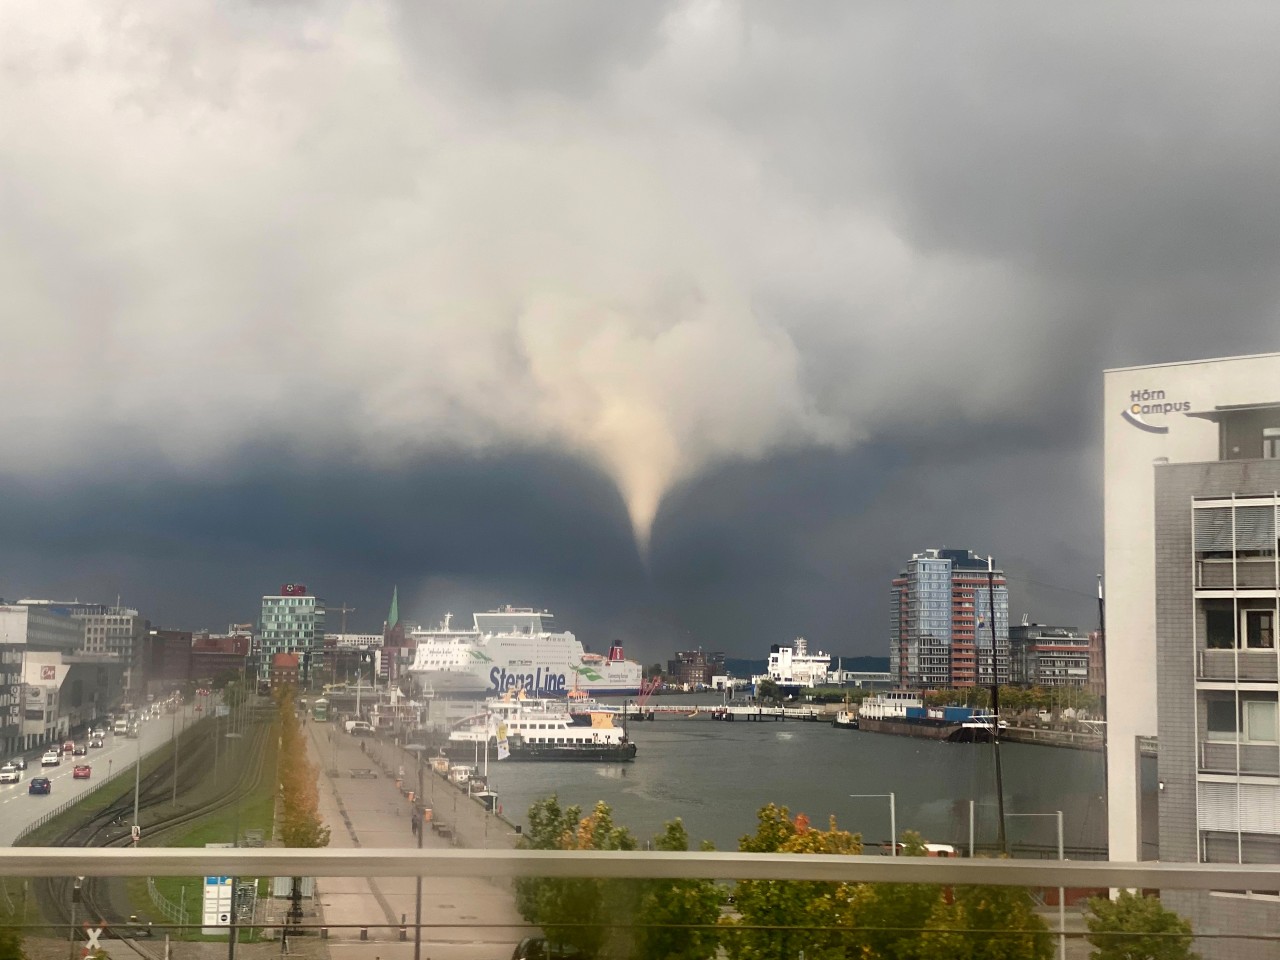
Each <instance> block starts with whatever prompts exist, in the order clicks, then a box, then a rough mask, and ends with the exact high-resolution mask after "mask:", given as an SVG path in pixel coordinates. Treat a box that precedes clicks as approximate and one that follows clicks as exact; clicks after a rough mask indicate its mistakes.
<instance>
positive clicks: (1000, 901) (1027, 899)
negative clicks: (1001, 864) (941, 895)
mask: <svg viewBox="0 0 1280 960" xmlns="http://www.w3.org/2000/svg"><path fill="white" fill-rule="evenodd" d="M953 898H954V899H953V901H952V902H951V903H939V904H938V905H937V906H936V907H935V908H934V910H933V915H932V916H931V917H930V918H929V923H928V925H927V928H926V930H925V932H924V933H923V934H922V935H921V937H920V942H919V947H918V952H917V953H916V954H914V955H913V956H914V957H915V958H917V960H1050V958H1051V957H1052V956H1053V938H1052V937H1051V936H1050V935H1049V928H1048V927H1047V926H1046V925H1045V922H1044V921H1043V920H1042V919H1040V917H1039V915H1038V914H1037V913H1036V911H1035V902H1034V901H1033V900H1032V899H1031V894H1030V893H1028V892H1027V891H1026V890H1025V889H1024V888H1022V887H956V888H955V890H954V892H953Z"/></svg>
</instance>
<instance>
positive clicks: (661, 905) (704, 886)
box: [634, 818, 723, 960]
mask: <svg viewBox="0 0 1280 960" xmlns="http://www.w3.org/2000/svg"><path fill="white" fill-rule="evenodd" d="M653 847H654V849H655V850H666V851H684V850H688V849H689V834H688V833H687V832H686V831H685V828H684V823H683V821H681V820H680V819H678V818H677V819H675V820H671V821H669V822H668V823H667V824H666V828H665V830H664V831H663V832H662V834H661V835H659V836H658V837H655V838H654V841H653ZM702 849H704V850H710V849H712V847H711V845H710V844H703V847H702ZM722 898H723V895H722V893H721V891H720V887H719V886H718V885H717V884H716V883H715V882H714V881H712V880H650V881H646V882H645V884H644V885H643V887H642V889H641V894H640V904H639V908H638V910H637V912H636V934H635V954H634V955H635V957H636V958H637V960H666V958H671V960H709V958H710V957H713V956H715V953H716V947H717V945H718V943H719V934H718V932H717V930H716V929H715V924H716V922H717V921H718V920H719V919H720V902H721V900H722Z"/></svg>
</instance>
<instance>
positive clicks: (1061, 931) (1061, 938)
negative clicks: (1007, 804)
mask: <svg viewBox="0 0 1280 960" xmlns="http://www.w3.org/2000/svg"><path fill="white" fill-rule="evenodd" d="M1005 816H1006V817H1056V818H1057V820H1058V862H1059V863H1061V862H1062V861H1063V860H1065V859H1066V857H1065V856H1064V855H1063V846H1062V811H1061V810H1056V811H1054V812H1053V813H1007V814H1005ZM1066 892H1067V891H1066V888H1065V887H1059V888H1058V958H1059V960H1067V897H1066Z"/></svg>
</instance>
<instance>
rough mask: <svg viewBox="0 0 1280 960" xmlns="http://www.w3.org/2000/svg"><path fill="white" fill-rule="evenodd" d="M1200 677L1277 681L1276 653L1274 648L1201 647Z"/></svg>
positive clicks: (1219, 679)
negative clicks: (1219, 648)
mask: <svg viewBox="0 0 1280 960" xmlns="http://www.w3.org/2000/svg"><path fill="white" fill-rule="evenodd" d="M1196 679H1197V680H1205V681H1211V682H1212V681H1218V682H1226V683H1242V682H1244V683H1275V682H1276V655H1275V652H1274V651H1270V650H1265V651H1264V650H1239V651H1236V650H1201V651H1199V652H1198V653H1197V654H1196Z"/></svg>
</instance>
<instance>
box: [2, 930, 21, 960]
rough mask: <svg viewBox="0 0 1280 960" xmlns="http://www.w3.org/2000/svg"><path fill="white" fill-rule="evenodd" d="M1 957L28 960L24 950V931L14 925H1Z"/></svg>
mask: <svg viewBox="0 0 1280 960" xmlns="http://www.w3.org/2000/svg"><path fill="white" fill-rule="evenodd" d="M0 957H4V958H6V960H9V958H12V960H27V955H26V954H25V953H24V952H23V950H22V931H21V930H18V929H16V928H14V927H0Z"/></svg>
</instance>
